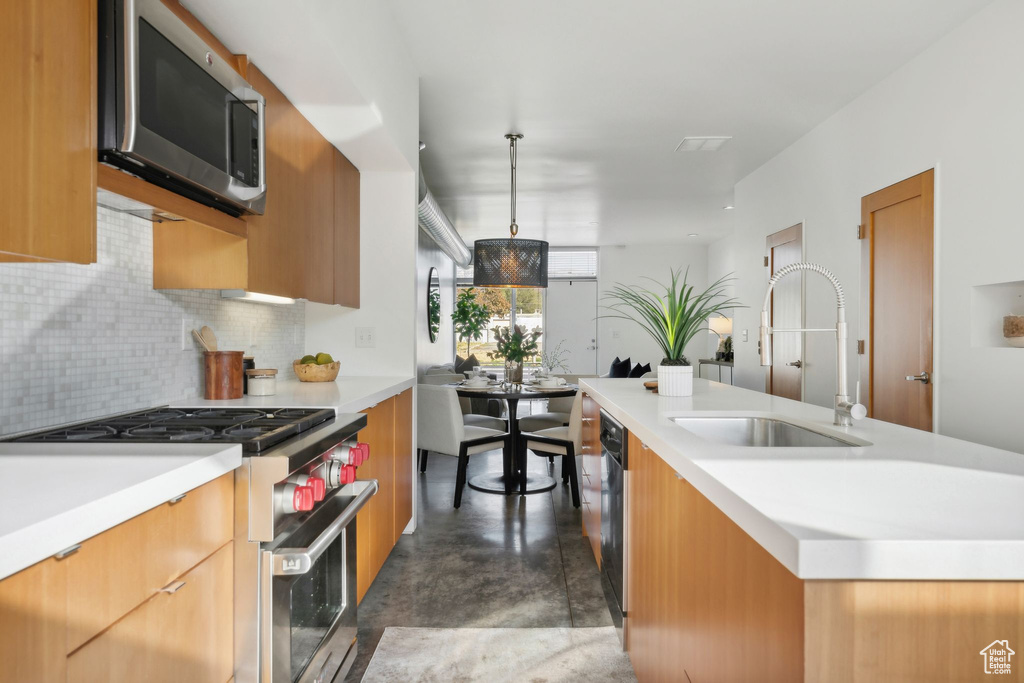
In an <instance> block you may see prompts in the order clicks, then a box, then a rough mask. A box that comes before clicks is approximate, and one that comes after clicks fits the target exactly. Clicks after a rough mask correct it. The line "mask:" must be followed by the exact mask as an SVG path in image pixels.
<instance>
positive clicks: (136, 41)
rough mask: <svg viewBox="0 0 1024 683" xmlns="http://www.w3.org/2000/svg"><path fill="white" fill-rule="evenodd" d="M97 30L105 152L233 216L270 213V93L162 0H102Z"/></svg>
mask: <svg viewBox="0 0 1024 683" xmlns="http://www.w3.org/2000/svg"><path fill="white" fill-rule="evenodd" d="M99 28H100V39H99V46H100V51H99V100H98V103H99V149H100V158H101V159H102V160H103V161H105V162H107V163H110V164H112V165H115V166H118V167H120V168H122V169H125V170H127V171H129V172H131V173H134V174H136V175H139V176H141V177H143V178H145V179H146V180H149V181H150V182H153V183H156V184H158V185H162V186H164V187H167V188H169V189H171V190H173V191H175V192H178V193H179V194H183V195H186V196H188V197H190V198H191V199H194V200H197V201H200V202H203V203H205V204H207V205H209V206H214V207H216V208H218V209H221V210H222V211H225V212H227V213H230V214H233V215H236V216H237V215H240V214H242V213H263V207H264V204H265V200H266V190H267V186H266V149H265V144H264V141H265V116H264V107H265V104H266V101H265V99H264V98H263V96H262V95H260V94H259V93H258V92H256V91H255V90H253V88H252V86H250V85H249V83H247V82H246V81H245V79H243V78H242V77H241V76H240V75H239V74H238V72H236V71H235V69H234V68H233V67H232V66H231V65H230V64H229V63H228V62H227V61H225V60H224V59H223V58H222V57H221V56H220V55H218V54H217V53H216V52H215V51H214V50H213V49H212V48H210V46H209V45H207V44H206V43H205V42H203V40H202V39H200V38H199V36H197V35H196V34H195V32H194V31H192V29H190V28H189V27H188V25H186V24H185V23H184V22H183V21H182V20H181V19H180V18H178V16H177V15H175V14H174V12H172V11H171V10H170V9H168V8H167V7H166V6H165V5H164V3H163V2H162V1H161V0H100V2H99Z"/></svg>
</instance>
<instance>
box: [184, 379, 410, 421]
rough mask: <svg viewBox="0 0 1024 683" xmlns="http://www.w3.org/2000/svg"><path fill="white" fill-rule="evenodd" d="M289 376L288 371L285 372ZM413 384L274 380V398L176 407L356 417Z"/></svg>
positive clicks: (194, 402) (187, 402) (398, 381)
mask: <svg viewBox="0 0 1024 683" xmlns="http://www.w3.org/2000/svg"><path fill="white" fill-rule="evenodd" d="M288 372H289V373H291V369H289V370H288ZM415 384H416V379H415V378H413V377H339V378H338V379H337V380H335V381H334V382H300V381H298V380H293V379H289V380H283V379H280V378H279V379H278V380H277V393H276V394H274V395H273V396H243V397H242V398H238V399H231V400H227V401H207V400H205V399H201V398H200V399H195V398H193V399H186V400H182V401H177V402H175V403H174V404H172V405H175V406H179V407H201V406H221V407H233V408H246V407H262V408H334V409H335V411H336V412H337V413H339V414H341V413H358V412H359V411H361V410H366V409H367V408H369V407H371V406H374V405H376V404H378V403H380V402H381V401H383V400H384V399H386V398H389V397H391V396H394V395H395V394H400V393H402V392H403V391H405V390H406V389H408V388H410V387H412V386H413V385H415Z"/></svg>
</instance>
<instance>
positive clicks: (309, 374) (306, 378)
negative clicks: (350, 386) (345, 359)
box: [292, 361, 341, 382]
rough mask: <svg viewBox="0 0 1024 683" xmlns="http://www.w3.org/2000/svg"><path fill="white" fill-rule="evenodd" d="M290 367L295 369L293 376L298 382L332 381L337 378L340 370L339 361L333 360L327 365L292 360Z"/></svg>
mask: <svg viewBox="0 0 1024 683" xmlns="http://www.w3.org/2000/svg"><path fill="white" fill-rule="evenodd" d="M292 369H293V370H295V376H296V377H298V378H299V381H300V382H333V381H334V380H336V379H338V373H339V372H341V363H340V362H339V361H334V362H333V363H328V364H327V365H314V364H313V363H306V364H305V365H303V364H302V363H300V362H299V361H293V362H292Z"/></svg>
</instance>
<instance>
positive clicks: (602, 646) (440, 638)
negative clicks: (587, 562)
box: [363, 626, 636, 683]
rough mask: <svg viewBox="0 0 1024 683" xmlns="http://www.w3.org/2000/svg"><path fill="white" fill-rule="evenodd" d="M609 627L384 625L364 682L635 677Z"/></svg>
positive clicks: (540, 682)
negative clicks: (414, 626)
mask: <svg viewBox="0 0 1024 683" xmlns="http://www.w3.org/2000/svg"><path fill="white" fill-rule="evenodd" d="M635 680H636V676H634V674H633V667H632V666H630V663H629V658H628V657H627V656H626V654H625V653H624V652H623V651H622V646H621V645H620V644H619V640H618V638H617V637H616V635H615V629H613V628H612V627H610V626H608V627H604V628H405V627H389V628H386V629H385V630H384V635H383V636H381V639H380V643H379V644H378V645H377V650H376V651H375V652H374V653H373V658H372V659H371V660H370V665H369V666H368V667H367V668H366V674H365V675H364V676H363V681H364V683H381V682H387V683H392V682H395V681H403V682H404V681H417V682H422V683H433V682H435V681H436V682H437V683H442V682H443V683H449V682H452V683H455V682H457V683H468V682H470V681H487V682H488V683H491V682H498V681H508V682H509V683H519V682H526V683H555V682H556V681H564V682H569V681H572V682H573V683H577V682H579V681H588V682H596V681H609V682H612V681H614V682H616V683H617V682H618V681H635Z"/></svg>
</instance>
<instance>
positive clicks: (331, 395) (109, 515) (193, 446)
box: [0, 377, 416, 579]
mask: <svg viewBox="0 0 1024 683" xmlns="http://www.w3.org/2000/svg"><path fill="white" fill-rule="evenodd" d="M415 383H416V380H415V379H413V378H412V377H408V378H404V377H342V378H339V379H338V380H337V381H336V382H299V381H297V380H294V381H280V380H279V381H278V383H277V394H276V395H274V396H244V397H242V398H240V399H237V400H231V401H206V400H203V399H188V400H182V401H178V402H176V403H175V405H178V406H193V407H198V406H236V407H247V406H254V407H255V406H259V407H277V408H309V407H313V408H333V409H334V410H335V411H336V412H337V413H338V414H342V413H357V412H359V411H361V410H365V409H367V408H369V407H371V406H373V405H376V404H377V403H379V402H380V401H383V400H384V399H386V398H388V397H390V396H394V395H395V394H398V393H401V392H402V391H404V390H406V389H408V388H410V387H412V386H413V385H414V384H415ZM150 407H152V406H139V409H140V410H141V409H144V408H150ZM241 463H242V447H241V446H239V445H224V444H202V443H178V444H117V443H106V444H98V443H97V444H89V443H14V442H6V443H5V442H0V579H3V578H4V577H7V576H10V575H11V574H14V573H15V572H18V571H20V570H22V569H24V568H25V567H28V566H31V565H33V564H35V563H36V562H39V561H41V560H44V559H46V558H47V557H50V556H51V555H53V554H54V553H57V552H60V551H61V550H63V549H65V548H67V547H69V546H72V545H74V544H76V543H81V542H82V541H84V540H85V539H87V538H90V537H91V536H95V535H96V534H98V533H101V532H103V531H106V530H107V529H110V528H111V527H114V526H117V525H118V524H120V523H121V522H124V521H126V520H128V519H131V518H132V517H135V516H136V515H139V514H141V513H143V512H145V511H146V510H149V509H151V508H154V507H156V506H157V505H160V504H161V503H163V502H165V501H167V500H170V499H171V498H174V497H175V496H178V495H180V494H182V493H185V492H186V491H189V490H191V489H194V488H196V487H197V486H202V485H203V484H205V483H206V482H208V481H211V480H213V479H216V478H217V477H219V476H220V475H222V474H224V473H226V472H230V471H232V470H233V469H235V468H236V467H238V466H239V465H241Z"/></svg>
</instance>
